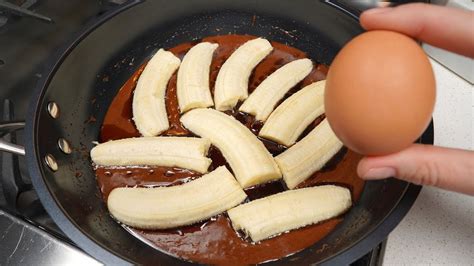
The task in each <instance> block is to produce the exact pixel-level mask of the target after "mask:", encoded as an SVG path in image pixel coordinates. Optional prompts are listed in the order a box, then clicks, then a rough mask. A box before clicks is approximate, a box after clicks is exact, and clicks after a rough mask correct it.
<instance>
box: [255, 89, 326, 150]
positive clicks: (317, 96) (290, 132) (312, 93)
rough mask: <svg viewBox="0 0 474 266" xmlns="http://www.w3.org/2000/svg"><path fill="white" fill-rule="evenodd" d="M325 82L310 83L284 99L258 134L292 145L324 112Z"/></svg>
mask: <svg viewBox="0 0 474 266" xmlns="http://www.w3.org/2000/svg"><path fill="white" fill-rule="evenodd" d="M325 84H326V82H325V81H318V82H315V83H312V84H310V85H308V86H306V87H304V88H302V89H301V90H299V91H298V92H296V93H295V94H293V95H292V96H290V97H289V98H288V99H286V100H285V101H284V102H283V103H282V104H280V105H279V106H278V107H277V108H276V109H275V111H273V113H272V114H271V115H270V117H269V118H268V120H267V122H265V124H264V125H263V127H262V129H261V130H260V133H259V134H258V135H259V136H260V137H263V138H266V139H269V140H273V141H275V142H278V143H280V144H283V145H285V146H287V147H289V146H291V145H293V144H294V143H295V142H296V140H297V139H298V137H299V136H300V135H301V133H303V131H304V130H305V129H306V128H307V127H308V125H309V124H311V122H313V121H314V120H315V119H316V118H317V117H318V116H320V115H322V114H323V113H324V86H325ZM250 97H252V96H250ZM249 99H250V98H249ZM249 99H247V101H248V100H249Z"/></svg>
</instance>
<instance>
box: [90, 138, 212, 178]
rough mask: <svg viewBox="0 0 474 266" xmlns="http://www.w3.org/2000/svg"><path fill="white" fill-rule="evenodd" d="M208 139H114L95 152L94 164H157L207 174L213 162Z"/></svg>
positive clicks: (95, 148) (93, 156)
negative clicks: (208, 153)
mask: <svg viewBox="0 0 474 266" xmlns="http://www.w3.org/2000/svg"><path fill="white" fill-rule="evenodd" d="M210 145H211V143H210V142H209V140H207V139H201V138H188V137H142V138H128V139H121V140H112V141H108V142H105V143H102V144H99V145H97V146H95V147H94V148H93V149H92V150H91V158H92V161H93V162H94V163H95V164H96V165H101V166H128V165H156V166H168V167H180V168H186V169H190V170H194V171H197V172H199V173H206V172H207V169H208V168H209V165H210V164H211V159H209V158H207V157H206V155H207V151H208V150H209V147H210Z"/></svg>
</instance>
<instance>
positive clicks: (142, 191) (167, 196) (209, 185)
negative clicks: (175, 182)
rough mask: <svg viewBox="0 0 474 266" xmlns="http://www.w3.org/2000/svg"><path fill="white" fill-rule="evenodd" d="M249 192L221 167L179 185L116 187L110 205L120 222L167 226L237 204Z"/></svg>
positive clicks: (137, 225)
mask: <svg viewBox="0 0 474 266" xmlns="http://www.w3.org/2000/svg"><path fill="white" fill-rule="evenodd" d="M246 197H247V195H246V194H245V192H244V191H243V190H242V188H241V187H240V185H239V183H237V181H235V179H234V177H233V176H232V174H231V173H230V172H229V170H227V168H225V167H224V166H221V167H219V168H217V169H216V170H214V171H212V172H211V173H209V174H206V175H204V176H202V177H200V178H198V179H196V180H193V181H191V182H188V183H186V184H183V185H179V186H172V187H158V188H116V189H114V190H112V192H111V193H110V195H109V197H108V199H107V207H108V208H109V211H110V213H111V214H112V215H113V216H114V217H115V218H116V219H117V220H119V221H120V222H122V223H124V224H126V225H129V226H132V227H137V228H142V229H167V228H173V227H178V226H183V225H189V224H193V223H196V222H199V221H203V220H205V219H208V218H210V217H212V216H214V215H217V214H219V213H222V212H225V211H226V210H228V209H230V208H232V207H234V206H236V205H238V204H239V203H241V202H242V201H244V200H245V198H246Z"/></svg>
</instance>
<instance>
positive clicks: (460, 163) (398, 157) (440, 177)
mask: <svg viewBox="0 0 474 266" xmlns="http://www.w3.org/2000/svg"><path fill="white" fill-rule="evenodd" d="M357 173H358V174H359V176H360V177H361V178H363V179H367V180H371V179H383V178H387V177H391V176H394V177H396V178H399V179H402V180H405V181H408V182H412V183H415V184H419V185H430V186H436V187H440V188H443V189H448V190H452V191H457V192H461V193H465V194H470V195H474V152H473V151H467V150H459V149H448V148H442V147H435V146H429V145H420V144H413V145H412V146H410V147H409V148H407V149H405V150H403V151H400V152H398V153H394V154H390V155H385V156H374V157H365V158H363V159H362V160H361V161H360V162H359V166H358V168H357Z"/></svg>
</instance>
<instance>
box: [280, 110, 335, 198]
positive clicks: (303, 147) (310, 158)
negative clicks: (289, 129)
mask: <svg viewBox="0 0 474 266" xmlns="http://www.w3.org/2000/svg"><path fill="white" fill-rule="evenodd" d="M341 148H342V143H341V141H340V140H339V139H338V138H337V137H336V135H335V134H334V132H333V131H332V130H331V127H330V126H329V123H328V121H327V119H324V120H323V121H322V122H321V123H320V124H319V125H318V126H317V127H316V128H315V129H313V130H312V131H311V132H310V133H309V134H308V135H307V136H306V137H304V138H303V139H302V140H300V141H299V142H297V143H296V144H295V145H293V146H291V147H290V148H289V149H287V150H286V151H284V152H283V153H281V154H280V155H278V156H277V157H275V161H276V162H277V164H278V166H279V167H280V170H281V172H282V174H283V180H284V181H285V183H286V185H287V186H288V188H290V189H293V188H295V187H296V186H297V185H298V184H299V183H301V182H303V181H304V180H306V179H307V178H308V177H309V176H311V175H312V174H313V173H314V172H316V171H318V170H320V169H321V168H322V167H323V166H324V165H325V164H326V163H327V162H328V161H329V160H330V159H331V158H332V157H333V156H334V155H335V154H336V153H337V152H338V151H339V150H340V149H341Z"/></svg>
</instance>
